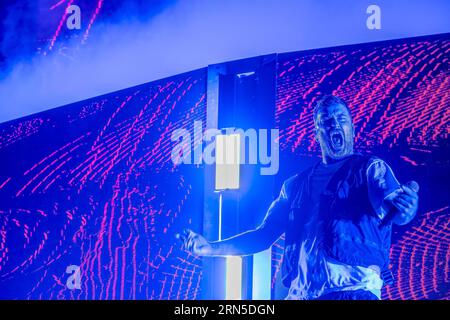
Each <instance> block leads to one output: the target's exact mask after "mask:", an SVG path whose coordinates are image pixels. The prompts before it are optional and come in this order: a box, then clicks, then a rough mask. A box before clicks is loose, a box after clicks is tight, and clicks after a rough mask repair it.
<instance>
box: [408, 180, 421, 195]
mask: <svg viewBox="0 0 450 320" xmlns="http://www.w3.org/2000/svg"><path fill="white" fill-rule="evenodd" d="M405 185H406V186H407V187H408V188H410V189H411V190H412V191H414V192H415V193H417V192H419V184H418V183H417V182H416V181H414V180H411V181H409V182H407V183H406V184H405Z"/></svg>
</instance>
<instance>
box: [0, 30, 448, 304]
mask: <svg viewBox="0 0 450 320" xmlns="http://www.w3.org/2000/svg"><path fill="white" fill-rule="evenodd" d="M449 53H450V36H449V34H443V35H435V36H425V37H418V38H410V39H400V40H392V41H383V42H375V43H367V44H358V45H349V46H342V47H334V48H324V49H317V50H309V51H302V52H293V53H283V54H272V55H267V56H261V57H255V58H249V59H244V60H240V61H233V62H226V63H221V64H217V65H211V66H208V67H205V68H203V69H199V70H195V71H192V72H188V73H185V74H181V75H176V76H173V77H170V78H167V79H162V80H159V81H154V82H151V83H147V84H143V85H140V86H136V87H133V88H129V89H125V90H121V91H118V92H113V93H110V94H107V95H103V96H99V97H95V98H92V99H88V100H85V101H81V102H77V103H73V104H71V105H67V106H63V107H60V108H56V109H53V110H49V111H45V112H42V113H38V114H35V115H31V116H28V117H24V118H20V119H17V120H14V121H9V122H6V123H3V124H1V125H0V132H1V135H0V163H1V166H0V200H1V201H0V298H2V299H6V298H8V299H269V298H272V299H283V298H284V295H285V294H286V290H285V288H283V287H282V286H281V284H280V281H279V278H280V265H281V264H280V263H281V257H282V252H283V237H281V238H280V239H279V240H278V241H277V242H276V243H275V244H274V245H273V246H272V248H271V249H269V250H267V251H265V252H262V253H260V254H257V255H254V256H246V257H242V258H238V259H235V258H230V257H227V258H199V257H195V256H193V255H192V254H190V253H188V252H186V251H185V250H182V249H181V246H180V243H178V242H177V239H176V238H175V234H176V233H177V232H180V231H181V230H182V229H183V228H186V227H187V228H191V229H193V230H195V231H198V232H201V233H203V234H204V235H205V236H206V237H207V238H208V239H210V240H217V239H219V238H221V239H223V238H226V237H229V236H232V235H234V234H236V233H238V232H242V231H245V230H248V229H250V228H255V227H257V226H258V224H259V223H261V221H262V219H263V217H264V215H265V213H266V209H267V208H268V206H269V205H270V202H271V201H272V200H273V199H274V198H275V197H276V196H277V194H278V192H279V189H280V186H281V184H282V182H283V181H284V179H286V178H288V177H289V176H291V175H293V174H295V173H297V172H299V171H301V170H302V169H304V168H306V167H307V166H309V165H310V164H312V163H313V161H316V160H317V159H318V157H319V146H318V144H317V143H316V142H315V141H314V139H313V122H312V109H313V106H314V103H315V102H316V101H317V99H318V98H320V96H322V95H323V94H335V95H338V96H340V97H341V98H343V99H344V100H345V101H347V102H348V104H349V106H350V109H351V111H352V114H353V118H354V123H355V129H356V140H355V148H356V150H357V151H360V152H362V153H366V154H374V155H377V156H379V157H381V158H383V159H385V160H386V161H387V162H388V163H389V164H390V165H391V167H392V168H393V169H394V172H396V175H397V178H398V179H399V180H400V181H401V182H405V181H407V180H410V179H414V180H417V181H418V182H419V184H420V186H421V190H420V204H419V213H418V216H417V217H416V218H415V220H414V221H413V222H412V223H410V224H409V225H407V226H404V227H394V233H393V245H392V249H391V268H392V269H393V270H394V274H395V278H396V281H395V283H394V284H392V285H390V286H386V287H385V288H384V289H383V298H384V299H449V298H450V240H449V239H450V231H449V230H450V229H449V221H450V219H449V217H450V211H449V210H450V209H449V208H450V202H449V194H450V186H449V184H448V181H449V179H450V160H449V158H448V154H449V152H450V143H449V141H450V140H449V133H450V126H449V124H450V109H449V108H448V106H449V103H450V96H449V92H450V76H449V57H450V55H449ZM5 103H7V102H5ZM195 123H201V124H202V128H201V130H200V136H198V132H196V130H195ZM212 128H215V129H220V130H221V133H222V136H223V138H220V139H222V142H221V145H222V146H226V145H227V143H230V145H233V143H235V142H233V141H237V140H236V139H235V138H233V137H229V136H227V134H226V130H225V129H227V128H241V129H243V130H246V129H250V128H253V129H256V130H258V129H279V135H280V136H279V151H280V161H279V163H280V168H279V171H278V173H277V174H276V175H261V168H262V167H264V165H261V164H241V165H238V166H235V167H234V169H233V170H238V171H239V173H238V175H237V177H238V179H237V180H234V182H233V183H232V184H231V185H227V184H226V183H224V184H220V183H219V184H218V181H217V179H221V175H220V174H218V172H227V173H229V171H226V170H225V171H223V170H222V168H219V169H218V168H217V167H216V166H215V165H210V164H205V163H195V164H178V165H177V164H174V162H173V161H172V158H171V154H172V150H173V147H174V145H175V144H176V143H177V141H173V139H172V135H173V133H174V132H175V130H177V129H186V130H187V132H188V133H189V135H190V136H191V137H193V139H192V140H191V141H190V142H191V147H190V148H188V149H189V150H195V146H198V145H199V143H200V144H201V141H200V142H199V140H198V139H202V138H203V137H202V133H204V132H205V131H206V130H207V129H212ZM227 141H228V142H227ZM244 141H245V140H242V139H241V140H240V143H244ZM204 144H205V142H203V145H202V146H204ZM231 149H232V148H231ZM231 149H230V148H228V149H227V148H225V149H224V150H225V151H224V152H229V150H231ZM226 150H228V151H226ZM216 151H217V150H216ZM193 153H195V151H193ZM189 156H195V155H194V154H189ZM216 170H218V171H216ZM227 170H228V169H227ZM229 174H232V173H229ZM228 178H229V177H228ZM228 178H227V179H228ZM227 181H229V180H227Z"/></svg>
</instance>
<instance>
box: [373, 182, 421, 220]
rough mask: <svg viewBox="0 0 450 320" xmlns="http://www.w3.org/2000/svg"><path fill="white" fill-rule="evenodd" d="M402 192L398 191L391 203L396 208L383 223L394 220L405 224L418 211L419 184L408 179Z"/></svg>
mask: <svg viewBox="0 0 450 320" xmlns="http://www.w3.org/2000/svg"><path fill="white" fill-rule="evenodd" d="M401 188H402V192H400V193H398V194H397V195H396V196H395V197H394V198H393V199H392V200H391V203H392V205H393V206H394V208H395V210H394V211H391V212H390V213H389V214H388V215H387V216H386V217H385V218H384V219H383V222H382V225H387V224H388V223H390V222H393V223H395V224H398V225H404V224H407V223H408V222H410V221H411V220H412V219H413V218H414V216H415V215H416V213H417V208H418V205H419V196H418V192H419V184H418V183H417V182H416V181H414V180H411V181H408V182H407V183H405V184H404V185H402V186H401Z"/></svg>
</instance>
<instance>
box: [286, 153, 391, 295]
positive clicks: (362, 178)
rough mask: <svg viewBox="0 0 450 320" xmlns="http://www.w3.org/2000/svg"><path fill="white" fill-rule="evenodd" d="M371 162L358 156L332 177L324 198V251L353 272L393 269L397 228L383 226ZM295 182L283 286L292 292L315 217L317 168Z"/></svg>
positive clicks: (321, 236) (322, 203) (322, 204)
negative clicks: (305, 230) (307, 228)
mask: <svg viewBox="0 0 450 320" xmlns="http://www.w3.org/2000/svg"><path fill="white" fill-rule="evenodd" d="M370 159H371V158H370V157H367V156H362V155H360V154H355V155H352V156H350V157H349V158H348V159H347V160H345V163H344V164H343V165H342V166H341V167H340V168H339V169H338V170H337V171H336V172H335V174H334V175H333V176H332V177H331V179H330V181H329V183H328V185H327V187H326V189H325V191H324V192H323V193H322V194H321V195H320V204H319V212H318V215H319V216H318V218H319V219H320V220H321V221H323V225H322V228H320V231H319V232H322V233H323V234H321V235H320V236H319V238H320V239H322V241H321V242H320V244H319V246H320V249H321V250H324V252H325V253H326V254H327V255H328V256H329V257H331V258H333V259H335V260H337V261H339V262H341V263H344V264H348V265H351V266H361V267H369V266H376V267H378V268H379V269H380V272H383V271H384V270H387V269H388V266H389V249H390V245H391V224H387V225H382V224H381V220H380V218H379V217H378V216H377V214H376V212H375V210H374V209H373V208H372V205H371V203H370V200H369V196H368V188H367V174H366V169H367V165H368V162H369V160H370ZM318 164H319V163H317V164H316V165H314V166H312V167H311V168H309V169H307V170H305V171H303V172H302V173H300V174H299V175H297V177H296V178H295V179H294V180H293V181H292V189H291V190H292V191H291V196H290V206H289V218H288V219H289V220H288V224H287V229H286V233H285V250H284V256H283V262H282V280H283V284H284V285H285V286H286V287H289V286H290V285H291V282H292V280H294V279H295V278H296V277H297V274H298V259H299V248H300V244H301V242H302V237H301V233H302V232H301V230H302V227H303V226H304V225H305V221H306V220H307V219H308V215H309V214H310V212H311V210H312V209H311V206H312V205H313V204H312V202H311V201H310V196H309V194H310V179H311V175H312V173H313V171H314V168H315V167H316V166H317V165H318Z"/></svg>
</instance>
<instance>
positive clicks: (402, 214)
mask: <svg viewBox="0 0 450 320" xmlns="http://www.w3.org/2000/svg"><path fill="white" fill-rule="evenodd" d="M367 179H368V181H367V182H368V189H369V190H368V191H369V198H370V201H371V203H372V206H373V208H374V210H375V212H376V213H377V214H378V217H379V218H380V219H381V220H382V221H383V222H382V224H384V225H387V224H388V223H391V222H392V223H395V224H397V225H405V224H407V223H409V222H410V221H411V220H412V219H413V218H414V216H415V215H416V213H417V208H418V201H419V197H418V189H419V185H418V184H417V182H414V181H409V182H407V183H406V184H404V185H401V184H400V183H399V182H398V181H397V179H396V178H395V176H394V173H393V172H392V169H391V168H390V167H389V166H388V165H387V164H386V163H385V162H384V161H383V160H381V159H375V160H373V161H372V162H370V164H369V167H368V168H367Z"/></svg>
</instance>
